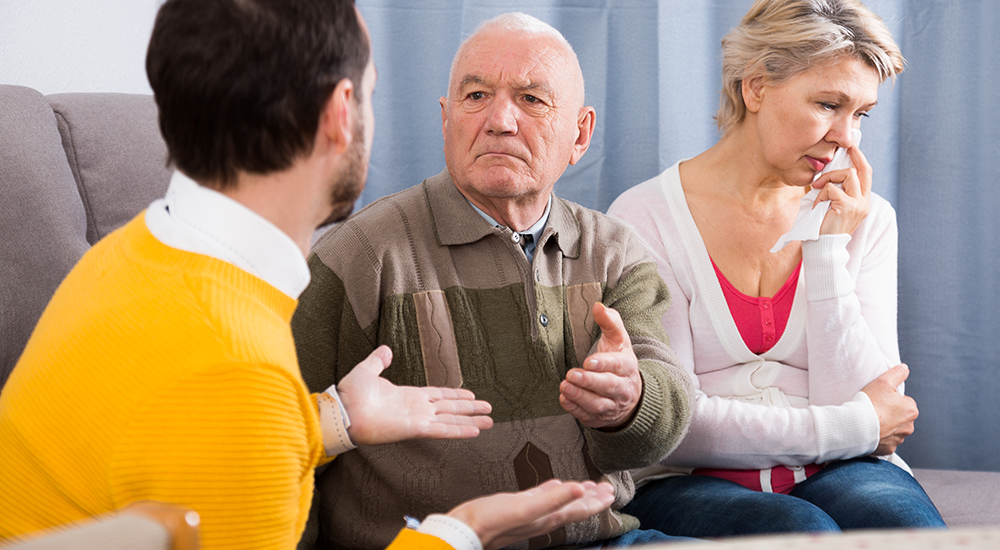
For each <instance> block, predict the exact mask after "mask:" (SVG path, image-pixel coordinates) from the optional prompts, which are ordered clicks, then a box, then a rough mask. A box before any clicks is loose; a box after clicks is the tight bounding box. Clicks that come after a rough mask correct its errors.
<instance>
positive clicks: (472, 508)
mask: <svg viewBox="0 0 1000 550" xmlns="http://www.w3.org/2000/svg"><path fill="white" fill-rule="evenodd" d="M614 499H615V491H614V488H612V487H611V485H610V484H608V483H594V482H593V481H584V482H575V481H572V482H562V481H559V480H557V479H550V480H549V481H546V482H545V483H543V484H541V485H539V486H538V487H535V488H533V489H528V490H526V491H521V492H520V493H500V494H495V495H490V496H486V497H481V498H477V499H475V500H470V501H468V502H465V503H463V504H460V505H459V506H458V507H456V508H455V509H454V510H452V511H451V512H449V513H448V515H449V516H451V517H453V518H455V519H457V520H459V521H461V522H463V523H465V524H466V525H468V526H469V527H470V528H472V530H473V531H475V532H476V534H477V535H478V536H479V540H480V541H481V542H482V544H483V548H484V550H492V549H494V548H501V547H503V546H507V545H509V544H513V543H515V542H518V541H521V540H524V539H528V538H531V537H536V536H539V535H544V534H546V533H550V532H552V531H554V530H555V529H557V528H559V527H562V526H563V525H566V524H567V523H575V522H578V521H583V520H585V519H587V518H589V517H590V516H593V515H594V514H597V513H598V512H600V511H602V510H604V509H605V508H607V507H608V506H610V505H611V503H612V502H614Z"/></svg>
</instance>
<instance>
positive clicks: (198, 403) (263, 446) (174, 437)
mask: <svg viewBox="0 0 1000 550" xmlns="http://www.w3.org/2000/svg"><path fill="white" fill-rule="evenodd" d="M324 456H325V453H324V451H323V445H322V439H321V436H320V433H319V422H318V419H317V415H316V412H315V402H314V401H313V398H312V396H311V395H310V394H309V393H308V392H307V391H306V389H305V387H304V386H303V384H302V382H301V381H300V380H299V379H297V377H294V376H293V375H292V374H291V373H289V372H287V371H286V370H284V369H280V368H278V367H272V366H269V365H247V364H222V365H216V366H212V367H207V368H203V369H201V370H199V371H197V372H195V373H193V374H190V375H188V376H186V377H184V378H182V379H180V380H179V381H177V382H176V383H175V384H173V385H171V386H169V387H164V388H161V389H160V391H159V392H157V393H156V394H154V395H150V396H149V398H148V402H147V404H146V406H145V407H144V409H142V410H141V411H140V412H139V413H138V414H136V416H135V418H134V419H133V420H132V422H130V424H129V426H128V429H127V431H126V433H125V437H122V438H121V443H120V444H119V445H118V447H117V448H116V449H114V452H113V455H112V465H111V467H110V469H109V471H110V472H111V473H110V474H109V476H110V479H109V486H110V487H111V498H112V499H113V501H114V502H112V506H113V507H115V508H120V507H122V506H125V505H126V504H129V503H131V502H135V501H140V500H158V501H162V502H170V503H177V504H181V505H184V506H188V507H190V508H192V509H194V510H196V511H197V512H198V513H199V515H200V516H201V520H202V521H201V525H202V529H201V538H202V546H203V548H205V550H212V549H219V548H233V549H237V548H241V549H258V548H259V549H265V548H266V549H278V548H282V549H289V548H294V547H295V544H296V542H297V541H298V539H299V537H300V536H301V534H302V530H303V528H304V526H305V521H306V519H307V516H308V514H309V507H310V505H311V503H312V493H313V469H314V468H315V467H316V465H317V464H318V463H319V462H320V461H321V460H323V457H324Z"/></svg>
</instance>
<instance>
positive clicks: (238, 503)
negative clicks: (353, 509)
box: [0, 0, 613, 550]
mask: <svg viewBox="0 0 1000 550" xmlns="http://www.w3.org/2000/svg"><path fill="white" fill-rule="evenodd" d="M147 73H148V75H149V79H150V84H151V86H152V88H153V90H154V93H155V99H156V102H157V105H158V107H159V113H160V127H161V131H162V133H163V135H164V138H165V141H166V143H167V149H168V151H169V157H170V161H171V162H172V164H173V165H174V166H176V168H177V172H175V174H174V176H173V178H172V179H171V182H170V187H169V190H168V191H167V195H166V197H165V198H164V199H161V200H158V201H156V202H154V203H153V204H151V205H150V207H149V208H148V209H147V210H146V211H145V212H143V213H141V214H140V215H138V216H137V217H136V218H134V219H133V220H132V221H131V222H129V223H128V224H127V225H126V226H125V227H123V228H121V229H119V230H118V231H116V232H114V233H113V234H112V235H109V236H108V237H106V238H105V239H103V240H102V241H101V242H99V243H98V244H97V245H95V246H94V247H93V249H91V250H90V251H89V252H87V254H85V255H84V257H83V258H82V259H81V260H80V262H79V264H78V265H77V266H76V267H74V269H73V270H72V272H71V273H70V274H69V275H68V276H67V278H66V280H65V281H64V282H63V284H62V285H61V286H60V288H59V289H58V291H57V292H56V294H55V296H54V297H53V298H52V301H51V303H50V304H49V306H48V308H47V309H46V311H45V313H44V314H43V316H42V318H41V320H40V321H39V324H38V326H37V328H36V330H35V332H34V334H33V336H32V338H31V341H30V342H29V344H28V346H27V348H26V349H25V351H24V354H23V356H22V357H21V359H20V361H19V363H18V364H17V366H16V367H15V369H14V371H13V373H12V374H11V377H10V379H9V380H8V382H7V384H6V386H5V387H4V390H3V393H2V395H0V464H3V468H0V538H8V537H19V536H21V535H24V534H27V533H31V532H34V531H38V530H42V529H47V528H51V527H54V526H58V525H62V524H66V523H68V522H71V521H76V520H81V519H84V518H87V517H90V516H94V515H99V514H102V513H106V512H111V511H114V510H119V509H122V508H124V507H126V506H128V505H129V504H132V503H135V502H140V501H146V500H155V501H162V502H168V503H174V504H179V505H183V506H187V507H190V508H193V509H194V510H196V511H197V512H198V513H199V514H200V516H201V526H202V531H201V535H202V542H203V545H202V546H203V548H205V549H206V550H211V549H215V548H224V547H225V548H241V549H245V548H286V549H290V548H293V547H294V546H295V544H296V542H297V541H298V539H299V536H300V535H301V533H302V529H303V526H304V524H305V518H306V516H307V513H308V510H309V506H310V502H311V499H312V493H313V474H312V470H313V468H314V467H315V466H316V465H317V464H319V463H323V462H326V461H329V460H330V459H331V458H332V457H333V455H335V454H337V453H338V452H345V451H348V450H349V449H351V448H353V446H354V445H355V444H362V445H375V444H379V443H388V442H393V441H400V440H403V439H407V438H412V437H431V438H439V437H447V438H453V437H474V436H475V435H477V434H478V433H479V430H480V429H485V428H488V427H490V426H491V424H492V422H491V420H490V419H489V418H488V417H485V416H483V415H484V414H486V413H488V412H489V410H490V409H489V405H488V404H487V403H484V402H482V401H476V400H474V398H473V395H472V393H471V392H468V391H466V390H454V389H448V388H443V389H442V388H406V387H397V386H393V385H392V384H390V383H389V382H388V381H386V380H385V379H384V378H380V377H379V376H378V374H379V373H380V372H381V371H382V370H383V369H384V368H386V366H388V364H389V362H390V360H391V352H390V351H389V350H388V348H385V347H379V348H377V349H374V350H373V351H372V353H371V354H370V355H368V356H367V357H365V358H362V360H361V361H359V364H358V366H357V368H354V366H352V368H351V369H348V370H350V374H349V375H348V376H346V377H345V378H344V379H343V380H341V381H340V384H339V385H338V386H337V387H336V388H333V387H330V388H324V390H321V391H324V393H321V394H319V395H316V394H313V395H310V393H309V391H308V390H307V389H306V387H305V385H304V383H303V381H302V378H301V375H300V374H299V370H298V365H297V361H296V354H295V348H294V343H293V341H292V334H291V330H290V328H289V322H290V320H291V317H292V314H293V312H294V309H295V307H296V304H297V302H296V298H297V296H298V295H299V293H301V291H302V289H303V288H305V286H306V285H307V284H308V282H309V276H310V275H309V270H308V266H307V265H306V262H305V254H306V252H307V251H308V247H309V242H310V237H311V235H312V232H313V229H314V228H315V227H316V226H318V225H320V224H321V223H323V222H324V221H325V220H329V219H338V218H341V217H343V216H345V215H346V214H347V213H349V212H350V210H351V208H352V205H353V203H354V201H355V200H356V198H357V196H358V193H359V192H360V191H361V188H362V186H363V184H364V180H365V174H366V171H367V161H368V154H369V151H370V148H371V140H372V124H373V115H372V111H371V94H372V90H373V88H374V86H375V80H376V77H375V67H374V64H373V62H372V59H371V49H370V47H369V38H368V35H367V30H366V29H365V27H364V22H363V21H362V20H361V18H360V14H358V13H357V11H356V10H355V9H354V7H353V3H352V2H350V1H348V0H242V1H238V0H168V1H167V2H165V3H164V4H163V6H162V7H161V8H160V10H159V12H158V14H157V19H156V23H155V26H154V29H153V34H152V38H151V40H150V46H149V51H148V54H147ZM352 452H353V451H352ZM346 454H348V455H349V454H351V453H350V452H347V453H346ZM343 490H345V491H349V490H351V488H350V487H349V486H345V487H344V488H343ZM611 491H612V489H611V487H610V486H609V485H607V484H601V485H598V484H593V483H587V484H581V483H565V484H560V483H558V482H554V483H551V484H548V485H545V486H542V487H539V488H536V489H533V490H532V491H528V492H522V493H518V494H505V495H495V496H491V497H486V498H483V499H479V500H476V501H472V502H467V503H465V504H462V505H460V506H458V507H456V508H455V509H454V510H452V511H451V512H450V513H449V514H448V515H446V516H431V517H430V518H428V519H427V520H426V521H425V522H424V524H423V525H421V527H420V532H417V531H414V530H410V529H406V530H403V531H402V532H401V533H400V534H399V536H398V538H396V540H395V542H393V546H394V547H401V548H403V547H421V548H449V547H450V546H449V545H448V544H447V543H451V542H455V541H460V542H461V541H464V542H463V544H464V546H462V545H460V544H459V542H455V544H453V545H452V546H456V547H465V548H477V545H481V546H479V547H482V546H485V547H486V548H493V547H498V546H501V545H504V544H508V543H511V542H515V541H517V540H519V539H521V538H524V537H530V536H534V535H537V534H539V533H544V532H547V531H550V530H551V529H553V528H555V527H557V526H559V525H561V524H562V523H565V522H567V521H576V520H578V519H582V518H585V517H588V516H590V515H592V514H593V513H596V512H597V511H598V510H600V509H601V508H604V507H607V506H608V505H609V504H610V503H611V501H612V498H613V497H612V494H611ZM437 511H443V509H442V510H437ZM397 531H398V529H397ZM446 542H447V543H446ZM387 544H388V541H387Z"/></svg>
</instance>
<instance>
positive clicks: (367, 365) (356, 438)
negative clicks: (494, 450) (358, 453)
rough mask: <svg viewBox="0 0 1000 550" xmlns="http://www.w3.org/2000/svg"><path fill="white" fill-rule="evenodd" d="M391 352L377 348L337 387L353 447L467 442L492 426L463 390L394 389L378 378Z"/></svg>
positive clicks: (484, 409) (481, 404) (484, 407)
mask: <svg viewBox="0 0 1000 550" xmlns="http://www.w3.org/2000/svg"><path fill="white" fill-rule="evenodd" d="M391 362H392V350H390V349H389V348H388V347H387V346H379V347H378V348H377V349H376V350H375V351H373V352H372V353H371V355H369V356H368V357H367V358H366V359H365V360H364V361H362V362H361V363H358V365H357V366H356V367H354V368H353V369H352V370H351V372H349V373H348V374H347V376H345V377H344V379H343V380H341V381H340V383H339V384H337V393H338V394H339V395H340V399H341V402H342V404H343V405H344V409H346V410H347V416H348V417H349V418H350V420H351V427H350V428H348V429H347V434H348V435H349V436H350V437H351V441H353V442H354V443H355V444H356V445H379V444H383V443H396V442H399V441H405V440H407V439H423V438H426V439H468V438H472V437H476V436H477V435H479V430H485V429H488V428H490V427H492V426H493V419H491V418H490V417H489V416H485V415H487V414H489V412H490V410H492V409H491V407H490V404H489V403H487V402H485V401H478V400H476V398H475V395H473V393H472V392H470V391H469V390H463V389H452V388H434V387H424V388H417V387H411V386H396V385H394V384H393V383H392V382H389V381H388V380H386V379H385V378H382V377H381V376H379V374H380V373H381V372H382V371H383V370H385V368H386V367H388V366H389V363H391Z"/></svg>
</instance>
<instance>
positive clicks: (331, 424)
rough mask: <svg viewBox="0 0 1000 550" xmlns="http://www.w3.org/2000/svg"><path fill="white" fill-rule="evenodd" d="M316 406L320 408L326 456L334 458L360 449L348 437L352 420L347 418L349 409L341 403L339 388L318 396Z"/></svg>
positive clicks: (330, 388) (331, 387)
mask: <svg viewBox="0 0 1000 550" xmlns="http://www.w3.org/2000/svg"><path fill="white" fill-rule="evenodd" d="M316 404H317V405H318V406H319V425H320V429H321V431H322V432H323V448H324V449H325V450H326V456H327V457H328V458H333V457H335V456H337V455H339V454H341V453H344V452H347V451H350V450H351V449H356V448H358V446H357V445H355V444H354V442H352V441H351V437H350V436H349V435H347V429H348V428H350V427H351V419H350V418H349V417H348V416H347V409H345V408H344V405H343V404H342V403H341V402H340V396H339V395H337V387H336V386H330V387H329V388H327V389H326V391H325V392H323V393H321V394H319V395H318V396H316Z"/></svg>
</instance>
